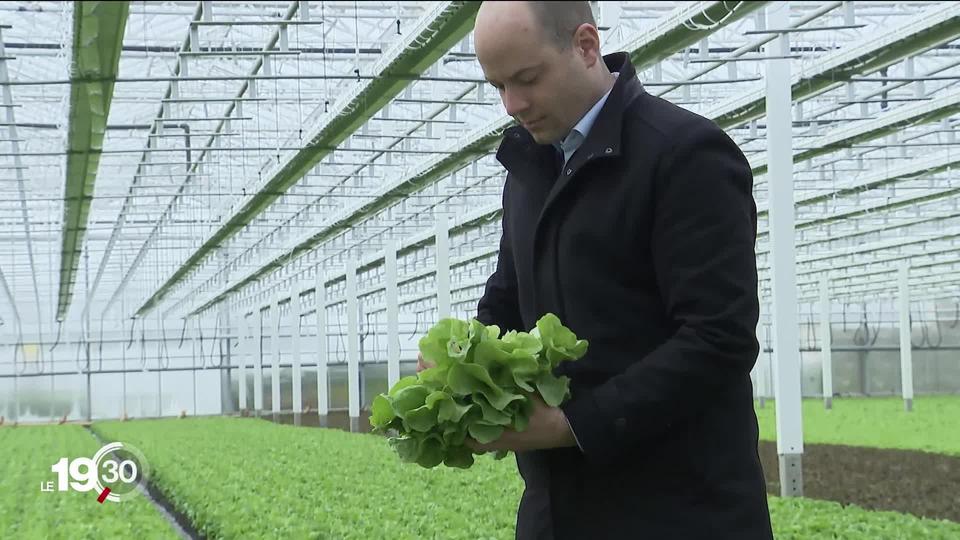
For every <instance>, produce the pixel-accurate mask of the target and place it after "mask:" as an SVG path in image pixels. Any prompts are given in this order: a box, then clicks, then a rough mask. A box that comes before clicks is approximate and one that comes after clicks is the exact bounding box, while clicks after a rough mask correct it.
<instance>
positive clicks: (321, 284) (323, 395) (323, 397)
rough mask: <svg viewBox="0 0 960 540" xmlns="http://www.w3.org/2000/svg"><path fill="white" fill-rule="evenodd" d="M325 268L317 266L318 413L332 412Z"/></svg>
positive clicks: (315, 291) (323, 414) (315, 294)
mask: <svg viewBox="0 0 960 540" xmlns="http://www.w3.org/2000/svg"><path fill="white" fill-rule="evenodd" d="M324 274H325V272H324V271H323V268H320V267H318V268H317V282H316V284H315V285H314V287H315V290H314V295H313V299H314V303H315V305H316V306H315V307H316V310H317V414H319V415H320V416H326V414H327V413H328V412H330V400H329V399H328V398H327V289H326V277H325V275H324Z"/></svg>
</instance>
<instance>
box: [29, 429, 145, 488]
mask: <svg viewBox="0 0 960 540" xmlns="http://www.w3.org/2000/svg"><path fill="white" fill-rule="evenodd" d="M50 470H51V471H53V472H54V473H55V474H56V475H57V487H56V491H70V490H73V491H79V492H88V491H96V492H97V502H100V503H103V502H104V501H113V502H120V501H122V500H125V499H128V498H130V497H132V496H134V494H135V493H136V491H137V487H138V486H140V485H143V484H145V482H146V479H147V477H148V476H149V465H148V464H147V461H146V459H145V458H144V457H143V453H141V452H140V451H139V450H137V449H136V448H134V447H133V446H130V445H129V444H125V443H121V442H112V443H109V444H106V445H104V446H103V447H102V448H100V450H98V451H97V453H96V454H94V456H93V457H92V458H87V457H78V458H74V459H70V458H66V457H64V458H60V460H59V461H57V462H56V463H54V464H53V466H51V467H50ZM40 490H41V491H54V489H53V482H46V484H43V483H41V484H40Z"/></svg>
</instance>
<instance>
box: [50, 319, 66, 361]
mask: <svg viewBox="0 0 960 540" xmlns="http://www.w3.org/2000/svg"><path fill="white" fill-rule="evenodd" d="M62 330H63V321H57V339H56V340H55V341H54V342H53V346H52V347H50V352H51V353H52V352H53V350H54V349H56V348H57V345H59V344H60V332H61V331H62ZM51 362H52V360H51Z"/></svg>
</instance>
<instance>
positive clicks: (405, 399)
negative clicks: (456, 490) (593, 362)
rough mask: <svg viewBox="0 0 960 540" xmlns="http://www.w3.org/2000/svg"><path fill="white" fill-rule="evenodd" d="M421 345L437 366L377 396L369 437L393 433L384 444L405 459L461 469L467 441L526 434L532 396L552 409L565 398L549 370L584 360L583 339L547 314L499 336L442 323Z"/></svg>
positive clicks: (472, 325)
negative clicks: (528, 328)
mask: <svg viewBox="0 0 960 540" xmlns="http://www.w3.org/2000/svg"><path fill="white" fill-rule="evenodd" d="M419 348H420V353H421V354H422V355H423V358H424V359H425V360H426V361H428V362H430V363H432V364H433V365H434V366H433V367H431V368H428V369H425V370H423V371H421V372H420V373H418V374H417V375H411V376H408V377H404V378H402V379H400V380H399V381H398V382H397V383H396V384H395V385H394V386H393V388H391V389H390V390H389V392H387V393H386V394H380V395H378V396H376V397H375V398H374V400H373V405H372V407H371V411H370V412H371V414H370V424H371V426H373V429H374V432H376V433H382V434H387V435H390V438H389V439H388V442H389V445H390V446H391V447H392V448H393V449H394V450H395V451H396V452H397V455H398V456H399V457H400V459H401V460H402V461H404V462H408V463H417V464H418V465H420V466H422V467H425V468H432V467H436V466H438V465H440V464H441V463H442V464H444V465H446V466H448V467H457V468H463V469H466V468H469V467H470V466H472V465H473V462H474V458H473V456H474V452H473V451H472V450H471V449H470V448H469V447H468V446H466V445H465V441H466V438H467V437H471V438H472V439H474V440H476V441H478V442H480V443H488V442H491V441H495V440H497V439H498V438H499V437H500V436H501V435H502V434H503V431H504V430H505V429H512V430H515V431H524V430H525V429H526V428H527V425H528V424H529V421H530V414H531V413H532V411H533V403H532V401H531V400H530V395H531V394H533V393H534V392H536V393H539V394H540V396H542V397H543V400H544V402H545V403H546V404H547V405H549V406H551V407H556V406H559V405H560V404H562V403H563V402H564V401H565V400H567V399H568V398H569V397H570V380H569V378H567V377H557V376H555V375H554V374H553V369H554V368H555V367H557V365H558V364H559V363H560V362H566V361H572V360H577V359H579V358H581V357H583V356H584V355H585V354H586V352H587V341H586V340H582V339H577V336H576V335H575V334H574V333H573V332H572V331H570V329H568V328H566V327H565V326H563V324H561V322H560V319H559V318H557V316H556V315H553V314H552V313H548V314H546V315H544V316H543V317H542V318H541V319H540V320H539V321H537V325H536V327H535V328H533V329H532V330H531V331H530V332H517V331H514V330H511V331H509V332H507V333H505V334H504V335H503V336H502V337H501V336H500V328H499V327H497V326H496V325H490V326H485V325H484V324H482V323H481V322H480V321H477V320H476V319H470V320H469V321H463V320H459V319H453V318H446V319H442V320H440V321H439V322H438V323H437V324H436V325H434V326H433V327H432V328H430V330H428V331H427V334H426V335H425V336H423V337H422V338H421V339H420V342H419ZM506 455H507V452H502V451H501V452H496V453H495V455H494V457H495V458H496V459H503V458H504V457H506Z"/></svg>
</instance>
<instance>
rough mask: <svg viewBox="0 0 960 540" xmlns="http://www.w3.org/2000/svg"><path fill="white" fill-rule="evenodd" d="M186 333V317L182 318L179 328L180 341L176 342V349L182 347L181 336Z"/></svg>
mask: <svg viewBox="0 0 960 540" xmlns="http://www.w3.org/2000/svg"><path fill="white" fill-rule="evenodd" d="M186 335H187V318H186V317H184V318H183V328H182V329H181V330H180V343H178V344H177V350H178V351H179V350H180V348H181V347H183V337H184V336H186Z"/></svg>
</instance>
